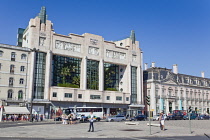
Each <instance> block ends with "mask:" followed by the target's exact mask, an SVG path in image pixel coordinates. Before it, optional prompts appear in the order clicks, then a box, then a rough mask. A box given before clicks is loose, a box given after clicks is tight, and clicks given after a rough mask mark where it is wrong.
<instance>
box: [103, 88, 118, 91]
mask: <svg viewBox="0 0 210 140" xmlns="http://www.w3.org/2000/svg"><path fill="white" fill-rule="evenodd" d="M105 90H109V91H118V90H117V89H116V88H106V89H105Z"/></svg>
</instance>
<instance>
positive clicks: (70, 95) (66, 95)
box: [64, 93, 72, 98]
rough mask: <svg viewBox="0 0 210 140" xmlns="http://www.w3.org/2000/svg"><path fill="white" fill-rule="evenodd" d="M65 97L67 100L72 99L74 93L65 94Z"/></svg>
mask: <svg viewBox="0 0 210 140" xmlns="http://www.w3.org/2000/svg"><path fill="white" fill-rule="evenodd" d="M64 97H65V98H72V93H65V94H64Z"/></svg>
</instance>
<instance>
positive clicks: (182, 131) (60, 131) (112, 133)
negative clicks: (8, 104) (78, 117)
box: [0, 120, 210, 139]
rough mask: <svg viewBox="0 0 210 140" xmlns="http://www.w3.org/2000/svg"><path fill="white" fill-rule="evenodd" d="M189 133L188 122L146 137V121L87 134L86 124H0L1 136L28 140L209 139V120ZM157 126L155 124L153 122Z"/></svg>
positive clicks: (98, 126)
mask: <svg viewBox="0 0 210 140" xmlns="http://www.w3.org/2000/svg"><path fill="white" fill-rule="evenodd" d="M191 122H192V131H193V133H192V134H190V130H189V121H187V120H179V121H178V120H177V121H166V131H161V130H160V128H159V127H157V126H152V135H149V126H147V123H148V121H140V122H138V123H139V124H138V125H126V124H125V122H104V121H101V122H96V123H94V127H95V132H87V130H88V128H89V123H78V124H74V125H63V124H61V122H57V123H56V124H55V123H54V122H35V123H31V122H26V123H24V122H23V123H21V122H19V123H17V125H13V124H12V123H11V122H10V123H8V124H6V123H5V122H4V123H0V125H1V126H2V127H0V132H1V133H0V137H28V138H54V139H59V138H131V137H133V138H135V137H150V136H151V137H170V136H204V133H205V134H207V135H209V136H210V127H209V125H210V120H192V121H191ZM152 123H153V124H154V123H156V124H158V121H152Z"/></svg>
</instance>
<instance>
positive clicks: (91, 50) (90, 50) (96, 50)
mask: <svg viewBox="0 0 210 140" xmlns="http://www.w3.org/2000/svg"><path fill="white" fill-rule="evenodd" d="M88 53H89V54H93V55H99V48H96V47H92V46H89V48H88Z"/></svg>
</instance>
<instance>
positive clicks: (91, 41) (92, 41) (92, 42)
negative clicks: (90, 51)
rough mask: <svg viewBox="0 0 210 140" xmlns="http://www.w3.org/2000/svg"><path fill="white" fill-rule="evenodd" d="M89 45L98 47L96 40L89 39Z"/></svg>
mask: <svg viewBox="0 0 210 140" xmlns="http://www.w3.org/2000/svg"><path fill="white" fill-rule="evenodd" d="M90 44H92V45H98V40H96V39H90Z"/></svg>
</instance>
